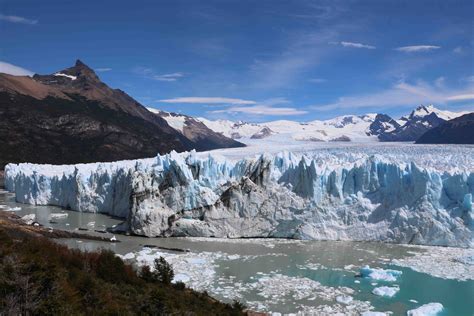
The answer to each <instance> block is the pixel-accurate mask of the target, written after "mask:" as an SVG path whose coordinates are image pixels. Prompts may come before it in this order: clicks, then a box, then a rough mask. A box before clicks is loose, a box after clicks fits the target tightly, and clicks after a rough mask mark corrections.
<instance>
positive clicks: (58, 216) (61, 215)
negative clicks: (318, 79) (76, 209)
mask: <svg viewBox="0 0 474 316" xmlns="http://www.w3.org/2000/svg"><path fill="white" fill-rule="evenodd" d="M67 216H68V214H67V213H51V218H52V219H53V218H54V219H62V218H67Z"/></svg>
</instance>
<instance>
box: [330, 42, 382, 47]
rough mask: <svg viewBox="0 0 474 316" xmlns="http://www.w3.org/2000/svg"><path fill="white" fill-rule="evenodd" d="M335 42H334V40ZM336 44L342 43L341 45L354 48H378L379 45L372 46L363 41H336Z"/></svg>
mask: <svg viewBox="0 0 474 316" xmlns="http://www.w3.org/2000/svg"><path fill="white" fill-rule="evenodd" d="M332 43H334V42H332ZM335 44H340V45H341V46H344V47H352V48H365V49H376V48H377V47H375V46H372V45H367V44H362V43H355V42H344V41H343V42H336V43H335Z"/></svg>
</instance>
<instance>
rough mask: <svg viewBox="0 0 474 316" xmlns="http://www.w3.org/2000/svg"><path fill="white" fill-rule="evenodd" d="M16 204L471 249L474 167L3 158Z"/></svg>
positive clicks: (248, 230)
mask: <svg viewBox="0 0 474 316" xmlns="http://www.w3.org/2000/svg"><path fill="white" fill-rule="evenodd" d="M5 171H6V187H7V189H8V190H10V191H12V192H15V194H16V199H17V201H19V202H23V203H30V204H37V205H46V204H51V205H58V206H62V207H64V208H70V209H73V210H77V211H81V212H100V213H106V214H110V215H114V216H119V217H122V218H124V219H126V223H127V229H128V230H129V231H130V232H132V233H134V234H138V235H145V236H150V237H154V236H207V237H211V236H214V237H229V238H238V237H282V238H297V239H317V240H325V239H329V240H378V241H386V242H398V243H414V244H429V245H448V246H460V247H473V245H474V243H473V230H474V222H473V214H472V213H473V210H472V196H473V194H474V172H473V171H472V169H457V170H456V169H455V170H450V171H446V170H445V171H440V170H435V169H432V168H421V167H419V166H418V165H417V164H415V163H413V162H408V163H402V162H395V161H392V160H390V159H388V157H385V156H378V155H357V156H350V155H348V157H346V158H344V159H342V160H341V157H340V155H339V156H337V155H333V154H331V153H327V152H325V153H322V152H320V153H315V154H314V155H302V156H301V155H295V154H292V153H290V152H282V153H279V154H276V155H269V154H264V155H261V156H256V157H255V158H251V159H250V158H248V159H242V160H239V161H233V160H228V159H225V158H223V157H220V156H217V155H213V154H208V155H207V156H203V154H200V155H198V154H196V153H195V152H190V153H181V154H177V153H175V152H172V153H170V154H167V155H158V156H157V157H156V158H149V159H142V160H132V161H119V162H113V163H94V164H80V165H64V166H52V165H34V164H9V165H7V167H6V170H5Z"/></svg>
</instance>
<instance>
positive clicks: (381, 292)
mask: <svg viewBox="0 0 474 316" xmlns="http://www.w3.org/2000/svg"><path fill="white" fill-rule="evenodd" d="M398 291H400V288H398V287H391V286H380V287H376V288H375V289H374V290H373V291H372V294H375V295H378V296H385V297H393V296H394V295H395V294H397V292H398Z"/></svg>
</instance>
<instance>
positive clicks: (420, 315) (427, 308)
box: [407, 303, 443, 316]
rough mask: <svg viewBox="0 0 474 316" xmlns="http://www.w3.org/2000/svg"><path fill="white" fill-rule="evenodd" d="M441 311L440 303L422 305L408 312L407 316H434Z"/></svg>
mask: <svg viewBox="0 0 474 316" xmlns="http://www.w3.org/2000/svg"><path fill="white" fill-rule="evenodd" d="M441 311H443V305H442V304H441V303H428V304H425V305H422V306H420V307H418V308H416V309H412V310H409V311H408V312H407V315H408V316H435V315H438V314H439V313H441Z"/></svg>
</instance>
